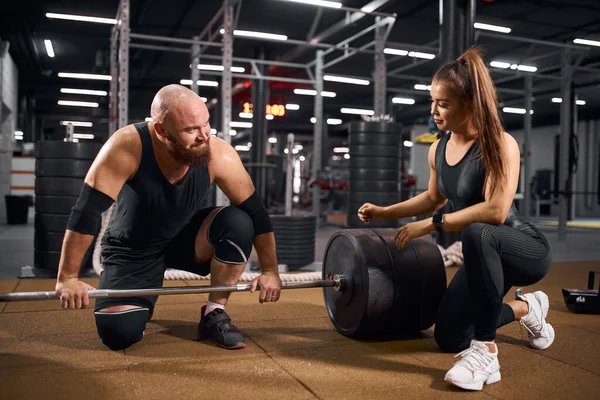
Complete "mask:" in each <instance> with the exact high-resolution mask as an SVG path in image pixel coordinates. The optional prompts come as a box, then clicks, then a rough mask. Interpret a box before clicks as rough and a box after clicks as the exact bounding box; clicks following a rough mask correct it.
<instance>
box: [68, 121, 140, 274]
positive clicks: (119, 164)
mask: <svg viewBox="0 0 600 400" xmlns="http://www.w3.org/2000/svg"><path fill="white" fill-rule="evenodd" d="M140 157H141V141H140V139H139V136H138V135H137V133H136V132H135V130H133V132H132V129H131V128H129V127H128V128H123V129H121V130H119V131H117V132H115V134H114V135H112V136H111V138H110V139H109V140H108V141H107V142H106V143H105V144H104V146H102V149H101V150H100V152H99V153H98V156H96V159H95V160H94V162H93V164H92V166H91V167H90V169H89V171H88V173H87V175H86V177H85V180H84V185H83V187H82V190H81V193H80V195H79V198H78V199H77V203H76V205H75V207H73V210H72V211H71V216H70V218H69V224H68V226H67V231H66V232H65V238H64V240H63V245H62V250H61V256H60V261H59V264H58V277H57V278H58V279H57V280H58V282H59V283H60V282H64V281H66V280H69V279H77V277H78V274H79V269H80V268H81V263H82V261H83V256H84V254H85V252H86V251H87V249H88V248H89V247H90V245H91V243H92V241H93V239H94V236H95V235H96V234H97V232H98V231H99V227H100V222H101V214H102V212H103V211H105V210H106V209H108V207H110V205H111V204H112V203H113V202H114V201H115V199H116V198H117V196H118V195H119V192H120V191H121V188H122V187H123V185H124V184H125V182H126V181H127V179H129V177H131V176H132V175H133V174H134V173H135V171H136V170H137V167H138V165H139V160H140Z"/></svg>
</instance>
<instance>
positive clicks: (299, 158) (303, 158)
mask: <svg viewBox="0 0 600 400" xmlns="http://www.w3.org/2000/svg"><path fill="white" fill-rule="evenodd" d="M298 160H300V161H304V160H306V157H304V156H300V157H298Z"/></svg>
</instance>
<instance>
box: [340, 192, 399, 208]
mask: <svg viewBox="0 0 600 400" xmlns="http://www.w3.org/2000/svg"><path fill="white" fill-rule="evenodd" d="M348 198H349V205H350V209H353V208H354V207H355V205H356V204H358V207H360V206H362V205H363V204H364V203H372V204H376V205H378V206H389V205H390V204H395V203H397V202H398V199H399V198H400V195H399V194H398V193H390V192H387V193H386V192H354V191H350V193H349V195H348ZM358 207H357V208H356V209H358Z"/></svg>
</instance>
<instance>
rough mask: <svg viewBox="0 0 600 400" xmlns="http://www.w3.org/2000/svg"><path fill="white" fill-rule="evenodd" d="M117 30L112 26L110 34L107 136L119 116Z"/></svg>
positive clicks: (111, 132) (114, 126) (109, 134)
mask: <svg viewBox="0 0 600 400" xmlns="http://www.w3.org/2000/svg"><path fill="white" fill-rule="evenodd" d="M117 32H118V30H117V29H116V27H114V26H113V28H112V31H111V35H110V104H109V106H108V136H109V137H110V136H111V135H112V134H113V133H115V132H116V130H117V119H118V118H119V109H118V106H117V101H118V97H117V90H119V87H118V80H119V49H118V46H117V37H116V33H117Z"/></svg>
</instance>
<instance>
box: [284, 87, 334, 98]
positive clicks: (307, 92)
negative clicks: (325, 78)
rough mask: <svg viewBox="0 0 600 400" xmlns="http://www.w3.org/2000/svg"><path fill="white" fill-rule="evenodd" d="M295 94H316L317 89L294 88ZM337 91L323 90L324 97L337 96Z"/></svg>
mask: <svg viewBox="0 0 600 400" xmlns="http://www.w3.org/2000/svg"><path fill="white" fill-rule="evenodd" d="M294 94H302V95H307V96H316V95H317V91H316V90H312V89H294ZM335 95H336V94H335V92H327V91H325V90H322V91H321V96H322V97H335Z"/></svg>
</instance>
